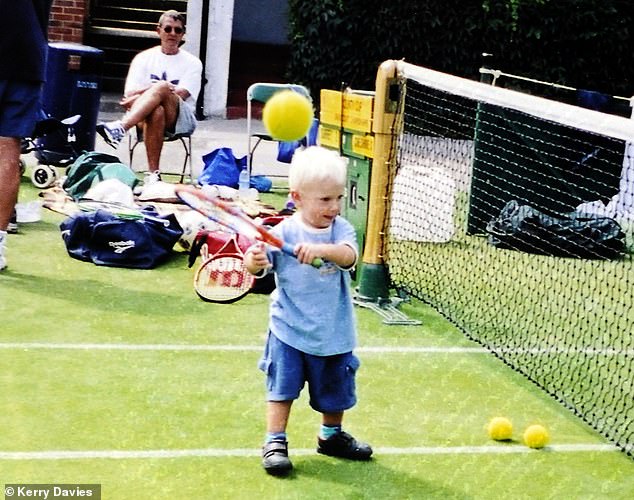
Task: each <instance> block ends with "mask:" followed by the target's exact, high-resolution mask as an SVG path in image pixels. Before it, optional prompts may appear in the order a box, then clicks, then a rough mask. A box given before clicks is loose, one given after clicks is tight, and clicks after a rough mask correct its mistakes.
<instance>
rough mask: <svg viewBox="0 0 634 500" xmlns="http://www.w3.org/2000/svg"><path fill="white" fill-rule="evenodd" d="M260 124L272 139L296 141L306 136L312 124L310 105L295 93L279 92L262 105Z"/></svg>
mask: <svg viewBox="0 0 634 500" xmlns="http://www.w3.org/2000/svg"><path fill="white" fill-rule="evenodd" d="M262 122H263V123H264V127H265V128H266V130H267V132H268V133H269V135H270V136H271V137H273V138H274V139H276V140H278V141H285V142H290V141H297V140H299V139H302V138H303V137H305V136H306V134H308V131H309V130H310V126H311V125H312V123H313V106H312V103H311V102H310V100H309V99H307V98H306V97H304V96H303V95H301V94H298V93H297V92H294V91H292V90H280V91H279V92H276V93H275V94H274V95H273V96H272V97H271V98H270V99H269V100H268V101H267V102H266V104H265V105H264V109H263V110H262Z"/></svg>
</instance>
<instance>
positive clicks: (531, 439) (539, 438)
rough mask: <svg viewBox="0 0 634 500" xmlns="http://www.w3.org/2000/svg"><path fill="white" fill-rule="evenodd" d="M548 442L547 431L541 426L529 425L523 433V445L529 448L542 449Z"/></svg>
mask: <svg viewBox="0 0 634 500" xmlns="http://www.w3.org/2000/svg"><path fill="white" fill-rule="evenodd" d="M549 440H550V436H549V435H548V431H547V430H546V428H545V427H544V426H542V425H539V424H535V425H530V426H528V427H527V428H526V430H525V431H524V444H525V445H526V446H528V447H529V448H543V447H544V446H546V445H547V444H548V441H549Z"/></svg>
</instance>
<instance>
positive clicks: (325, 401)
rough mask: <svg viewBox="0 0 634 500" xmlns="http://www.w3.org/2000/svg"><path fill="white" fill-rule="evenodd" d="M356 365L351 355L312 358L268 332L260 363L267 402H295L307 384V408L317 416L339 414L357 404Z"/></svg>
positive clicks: (353, 356) (310, 355)
mask: <svg viewBox="0 0 634 500" xmlns="http://www.w3.org/2000/svg"><path fill="white" fill-rule="evenodd" d="M359 366H360V362H359V359H358V358H357V357H356V356H355V355H354V354H352V353H351V352H347V353H344V354H337V355H335V356H314V355H312V354H306V353H304V352H301V351H298V350H297V349H295V348H293V347H291V346H289V345H287V344H285V343H284V342H281V341H280V340H279V339H278V338H277V337H275V335H273V334H271V333H269V336H268V340H267V343H266V346H265V349H264V355H263V356H262V359H261V360H260V363H259V368H260V369H261V370H262V371H263V372H264V373H266V388H267V400H268V401H291V400H295V399H297V398H298V397H299V393H300V392H301V390H302V389H303V387H304V384H305V383H308V392H309V394H310V406H311V407H312V408H313V409H314V410H316V411H318V412H320V413H338V412H341V411H344V410H347V409H349V408H352V407H353V406H354V405H355V404H356V402H357V397H356V389H355V374H356V372H357V369H358V368H359Z"/></svg>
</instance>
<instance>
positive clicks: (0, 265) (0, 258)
mask: <svg viewBox="0 0 634 500" xmlns="http://www.w3.org/2000/svg"><path fill="white" fill-rule="evenodd" d="M5 241H7V236H6V234H0V271H2V270H3V269H4V268H6V267H7V259H6V257H5V256H4V242H5Z"/></svg>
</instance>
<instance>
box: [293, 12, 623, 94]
mask: <svg viewBox="0 0 634 500" xmlns="http://www.w3.org/2000/svg"><path fill="white" fill-rule="evenodd" d="M289 19H290V38H291V60H290V63H289V71H288V72H289V74H288V77H289V78H290V79H292V80H294V81H299V82H302V83H305V84H307V85H309V86H310V87H311V89H313V91H314V92H318V90H319V89H321V88H331V89H338V88H340V87H341V85H342V84H345V85H348V86H350V87H352V88H357V89H365V90H367V89H373V88H374V81H375V78H376V70H377V67H378V65H379V64H380V63H381V62H382V61H384V60H386V59H405V60H406V61H408V62H411V63H413V64H418V65H421V66H426V67H430V68H433V69H437V70H440V71H445V72H448V73H452V74H455V75H459V76H464V77H467V78H472V79H478V78H479V73H478V69H479V67H480V66H481V65H482V57H481V54H482V53H483V52H488V53H491V54H493V58H492V65H493V66H495V67H496V68H497V69H501V70H502V71H505V72H508V73H513V74H519V75H523V76H527V77H530V78H535V79H539V80H545V81H549V82H554V83H559V84H562V85H568V86H572V87H577V88H584V89H589V90H596V91H600V92H605V93H609V94H613V95H621V96H626V97H629V96H631V95H632V94H634V65H633V64H632V55H631V46H632V33H631V32H632V30H633V29H634V24H633V21H634V2H632V1H631V0H601V1H596V0H477V1H476V0H427V1H416V2H415V1H412V0H393V1H392V2H386V1H385V0H313V1H312V2H305V1H300V0H290V1H289Z"/></svg>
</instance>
